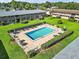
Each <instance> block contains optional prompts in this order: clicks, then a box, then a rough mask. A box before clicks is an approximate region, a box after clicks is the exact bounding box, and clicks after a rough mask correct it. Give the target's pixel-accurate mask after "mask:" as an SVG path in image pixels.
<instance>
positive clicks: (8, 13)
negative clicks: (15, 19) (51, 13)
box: [0, 10, 45, 17]
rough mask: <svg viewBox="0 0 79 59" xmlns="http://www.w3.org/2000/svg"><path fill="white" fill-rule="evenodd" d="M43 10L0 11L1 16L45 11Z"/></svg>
mask: <svg viewBox="0 0 79 59" xmlns="http://www.w3.org/2000/svg"><path fill="white" fill-rule="evenodd" d="M43 12H45V11H43V10H18V11H3V12H1V11H0V17H4V16H14V15H24V14H34V13H43Z"/></svg>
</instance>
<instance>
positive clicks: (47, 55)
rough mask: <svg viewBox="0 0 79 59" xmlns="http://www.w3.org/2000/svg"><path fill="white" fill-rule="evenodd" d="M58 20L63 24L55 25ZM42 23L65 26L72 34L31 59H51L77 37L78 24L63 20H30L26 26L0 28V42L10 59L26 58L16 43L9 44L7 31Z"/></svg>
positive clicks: (78, 32) (14, 25)
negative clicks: (0, 41)
mask: <svg viewBox="0 0 79 59" xmlns="http://www.w3.org/2000/svg"><path fill="white" fill-rule="evenodd" d="M58 20H62V21H63V24H58V23H57V22H58ZM43 21H46V22H48V23H50V24H56V25H59V26H60V27H64V26H65V27H66V28H68V29H69V30H73V31H74V34H72V35H71V36H69V37H67V38H65V39H64V40H62V41H61V42H60V43H58V44H56V45H54V46H52V47H51V48H49V49H47V50H45V51H42V52H40V53H39V54H37V55H36V56H35V57H33V58H32V59H51V58H52V57H53V56H54V55H55V54H57V53H58V52H59V51H60V50H61V49H63V48H64V47H65V46H66V45H68V44H69V43H70V42H72V41H73V40H74V39H75V38H76V37H78V36H79V23H76V22H70V21H68V20H64V19H58V18H51V17H48V18H45V19H44V20H32V21H29V23H28V24H20V23H17V24H12V25H7V26H0V39H1V40H2V42H3V45H4V47H5V49H6V52H7V53H8V56H9V58H10V59H28V57H27V55H26V54H25V53H24V52H23V50H22V49H21V48H20V47H19V46H18V45H17V44H16V43H12V42H11V38H10V36H9V34H8V33H7V31H8V30H11V29H14V28H19V27H23V26H27V25H31V24H35V23H39V22H43ZM2 56H3V55H2Z"/></svg>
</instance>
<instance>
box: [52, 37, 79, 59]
mask: <svg viewBox="0 0 79 59" xmlns="http://www.w3.org/2000/svg"><path fill="white" fill-rule="evenodd" d="M52 59H79V37H78V38H77V39H75V40H74V41H73V42H71V43H70V44H69V45H68V46H67V47H65V48H64V49H63V50H62V51H60V52H59V53H58V54H57V55H56V56H54V58H52Z"/></svg>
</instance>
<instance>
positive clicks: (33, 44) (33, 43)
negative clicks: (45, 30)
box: [11, 24, 63, 53]
mask: <svg viewBox="0 0 79 59" xmlns="http://www.w3.org/2000/svg"><path fill="white" fill-rule="evenodd" d="M42 27H49V28H51V29H54V32H52V33H50V34H48V35H46V36H43V37H40V38H38V39H36V40H32V39H31V38H30V37H28V36H27V35H26V34H25V33H27V32H30V31H33V30H37V29H39V28H42ZM19 32H20V33H19V34H17V36H18V38H19V40H25V42H27V43H28V44H27V45H26V46H22V45H21V44H20V43H19V40H17V39H16V38H15V40H16V42H17V43H18V44H19V46H21V48H23V49H24V51H25V53H27V52H28V51H30V50H33V49H38V48H40V47H41V45H42V44H44V43H46V42H47V41H49V40H51V39H53V38H54V35H59V34H58V33H61V32H62V33H63V31H62V30H61V28H57V27H55V26H52V25H49V24H43V25H39V26H37V27H34V28H29V29H25V30H20V31H19ZM11 35H12V33H11Z"/></svg>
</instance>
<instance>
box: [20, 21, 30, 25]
mask: <svg viewBox="0 0 79 59" xmlns="http://www.w3.org/2000/svg"><path fill="white" fill-rule="evenodd" d="M28 22H29V21H23V22H21V23H23V24H26V23H28Z"/></svg>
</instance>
